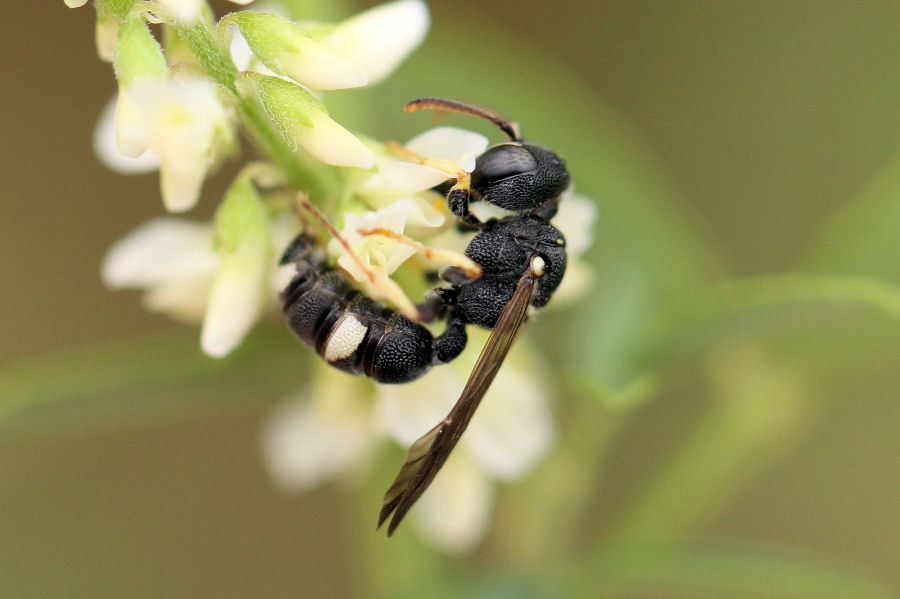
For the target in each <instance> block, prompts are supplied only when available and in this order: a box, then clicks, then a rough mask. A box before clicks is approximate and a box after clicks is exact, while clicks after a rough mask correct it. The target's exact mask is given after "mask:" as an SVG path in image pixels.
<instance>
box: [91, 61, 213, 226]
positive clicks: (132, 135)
mask: <svg viewBox="0 0 900 599" xmlns="http://www.w3.org/2000/svg"><path fill="white" fill-rule="evenodd" d="M116 106H117V108H116V117H117V118H116V124H117V132H118V140H119V149H120V153H121V154H124V155H126V156H140V155H141V154H143V153H144V152H145V151H147V149H149V150H152V152H153V154H156V155H157V156H158V157H159V160H160V189H161V192H162V198H163V203H164V205H165V206H166V209H168V210H169V211H170V212H184V211H187V210H190V209H191V208H193V207H194V205H195V204H196V203H197V200H198V199H199V197H200V188H201V187H202V185H203V181H204V180H205V178H206V174H207V171H208V170H209V168H210V166H211V165H212V164H213V162H214V160H215V158H216V149H217V145H218V144H220V143H221V142H222V140H223V139H229V138H230V135H231V132H230V115H229V113H228V111H226V109H225V108H224V106H222V103H221V101H220V99H219V96H218V92H217V90H216V87H215V85H214V84H213V83H212V82H209V81H206V80H203V79H192V78H178V79H172V80H165V81H143V82H140V83H137V84H135V85H133V86H131V87H130V88H129V89H127V90H120V92H119V96H118V100H117V104H116ZM98 135H99V134H98ZM101 156H102V157H105V158H107V160H109V158H108V157H109V154H108V153H107V154H106V155H105V156H104V155H101ZM108 164H113V165H116V166H118V165H120V164H121V162H119V161H115V160H112V161H109V162H108Z"/></svg>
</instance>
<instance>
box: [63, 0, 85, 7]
mask: <svg viewBox="0 0 900 599" xmlns="http://www.w3.org/2000/svg"><path fill="white" fill-rule="evenodd" d="M64 1H65V3H66V6H68V7H69V8H78V7H79V6H84V5H85V4H87V0H64Z"/></svg>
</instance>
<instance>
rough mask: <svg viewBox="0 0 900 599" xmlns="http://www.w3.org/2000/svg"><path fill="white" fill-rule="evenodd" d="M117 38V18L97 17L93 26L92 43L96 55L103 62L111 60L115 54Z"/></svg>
mask: <svg viewBox="0 0 900 599" xmlns="http://www.w3.org/2000/svg"><path fill="white" fill-rule="evenodd" d="M118 38H119V19H117V18H115V17H112V18H106V19H97V24H96V25H95V27H94V45H95V46H96V48H97V56H99V57H100V60H102V61H103V62H112V61H113V59H115V56H116V41H117V40H118Z"/></svg>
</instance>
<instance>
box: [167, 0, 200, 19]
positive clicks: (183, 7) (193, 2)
mask: <svg viewBox="0 0 900 599" xmlns="http://www.w3.org/2000/svg"><path fill="white" fill-rule="evenodd" d="M155 2H156V4H158V5H159V6H160V7H162V8H163V10H165V11H166V12H168V13H169V14H170V15H171V16H172V17H173V18H174V19H175V20H176V21H181V22H183V23H192V22H194V21H196V20H197V19H199V18H200V15H201V14H202V12H203V6H204V5H205V4H206V1H205V0H155Z"/></svg>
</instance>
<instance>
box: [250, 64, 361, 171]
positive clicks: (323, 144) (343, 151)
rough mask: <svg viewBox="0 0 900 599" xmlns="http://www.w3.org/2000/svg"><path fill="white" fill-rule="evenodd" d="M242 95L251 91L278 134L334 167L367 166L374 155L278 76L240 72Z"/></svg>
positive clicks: (311, 98) (305, 94)
mask: <svg viewBox="0 0 900 599" xmlns="http://www.w3.org/2000/svg"><path fill="white" fill-rule="evenodd" d="M238 87H239V89H240V91H241V93H242V94H245V95H248V94H251V93H255V94H256V95H257V97H258V98H259V100H260V101H261V102H262V105H263V107H264V108H265V110H266V113H267V114H268V116H269V118H270V119H271V120H272V122H273V123H274V125H275V126H276V127H277V128H278V130H279V131H280V132H281V134H282V136H284V138H285V139H286V140H287V141H288V142H289V143H291V144H292V145H294V147H296V146H300V147H302V148H303V149H304V150H306V151H307V152H309V153H310V154H312V155H313V156H314V157H315V158H316V159H318V160H320V161H322V162H324V163H326V164H333V165H335V166H354V167H358V168H366V169H367V168H371V167H372V166H373V165H374V164H375V156H374V154H372V151H371V150H370V149H369V148H367V147H366V145H365V144H364V143H363V142H361V141H360V140H359V139H357V138H356V137H355V136H354V135H353V134H352V133H350V132H349V131H347V130H346V129H344V128H343V127H341V126H340V125H339V124H338V123H336V122H335V121H333V120H332V119H331V118H329V116H328V112H327V111H326V110H325V107H324V106H323V105H322V103H321V102H320V101H319V100H317V99H316V98H315V96H313V95H312V94H311V93H309V92H308V91H307V90H305V89H304V88H303V87H301V86H299V85H297V84H296V83H293V82H291V81H286V80H284V79H281V78H279V77H269V76H266V75H260V74H258V73H243V74H242V75H241V78H240V80H239V81H238Z"/></svg>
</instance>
